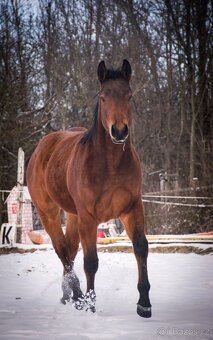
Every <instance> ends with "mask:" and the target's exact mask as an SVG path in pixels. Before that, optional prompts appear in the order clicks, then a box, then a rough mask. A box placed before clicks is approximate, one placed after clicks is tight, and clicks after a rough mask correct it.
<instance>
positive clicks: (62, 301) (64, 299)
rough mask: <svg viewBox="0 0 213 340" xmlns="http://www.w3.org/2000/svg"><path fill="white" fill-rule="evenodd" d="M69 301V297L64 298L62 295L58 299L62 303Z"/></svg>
mask: <svg viewBox="0 0 213 340" xmlns="http://www.w3.org/2000/svg"><path fill="white" fill-rule="evenodd" d="M69 301H70V299H69V298H68V299H66V298H64V297H62V298H61V300H60V302H61V303H62V305H66V304H67V302H69Z"/></svg>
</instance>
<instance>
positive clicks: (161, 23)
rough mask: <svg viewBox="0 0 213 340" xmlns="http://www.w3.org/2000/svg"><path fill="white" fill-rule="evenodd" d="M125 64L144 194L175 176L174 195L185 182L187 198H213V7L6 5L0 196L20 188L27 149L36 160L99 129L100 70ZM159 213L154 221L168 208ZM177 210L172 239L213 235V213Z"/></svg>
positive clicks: (182, 3) (0, 58)
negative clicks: (47, 142)
mask: <svg viewBox="0 0 213 340" xmlns="http://www.w3.org/2000/svg"><path fill="white" fill-rule="evenodd" d="M124 58H126V59H128V60H129V61H130V63H131V65H132V69H133V76H132V81H131V86H132V89H133V93H134V96H133V112H134V124H133V138H134V144H135V146H136V149H137V151H138V153H139V155H140V159H141V163H142V168H143V178H144V192H158V191H159V173H161V175H163V176H164V175H165V172H167V174H168V178H169V179H170V180H168V186H167V189H174V184H173V179H175V180H176V183H178V188H179V189H180V188H182V192H183V193H184V190H183V189H185V190H186V191H185V195H186V192H187V190H189V189H190V190H191V188H193V190H194V192H193V194H192V193H191V192H190V195H192V196H193V195H198V196H199V195H205V196H210V195H211V196H212V192H213V190H212V189H213V183H212V169H213V114H212V112H213V3H212V1H211V0H194V1H190V0H178V1H172V0H159V1H151V0H146V1H143V0H142V1H136V0H135V1H133V0H117V1H112V0H78V1H77V0H75V1H74V0H60V1H56V0H31V1H27V0H1V1H0V136H1V139H0V189H7V190H8V189H11V188H12V187H13V186H14V185H15V184H16V167H17V150H18V147H20V146H21V147H22V148H23V149H24V151H25V152H26V157H29V156H30V155H31V153H32V151H33V149H34V148H35V146H36V144H37V143H38V140H39V139H40V138H41V137H42V136H44V135H46V134H47V133H50V132H52V131H55V130H58V129H63V130H64V129H68V128H70V127H72V126H86V127H88V126H89V125H90V122H91V119H92V115H93V109H94V107H95V104H96V101H97V99H96V98H95V95H96V94H97V92H98V90H99V84H98V80H97V76H96V72H97V66H98V63H99V61H100V60H102V59H104V60H105V62H106V64H107V65H108V66H114V67H117V66H120V65H121V63H122V60H123V59H124ZM150 205H151V206H150V207H148V208H146V209H147V212H148V215H149V211H152V213H150V214H151V215H150V218H151V220H152V221H153V218H155V216H154V215H155V214H154V212H155V210H156V214H157V215H159V214H161V212H162V206H160V207H159V206H157V207H156V206H153V204H150ZM148 206H149V203H148ZM167 210H168V209H167ZM173 210H174V211H173V214H174V215H173V214H171V216H172V221H173V222H172V224H171V223H170V222H169V223H170V224H169V223H168V221H167V226H168V225H171V231H174V230H173V229H174V225H175V226H177V225H180V226H183V225H184V223H185V228H186V229H185V230H186V231H193V230H194V229H193V228H194V227H195V226H196V228H197V227H198V225H199V227H198V229H199V228H201V229H202V228H205V230H208V228H211V226H210V216H212V209H207V210H206V209H205V210H204V209H201V210H202V211H201V210H199V209H194V210H193V209H191V208H190V209H187V211H183V210H180V209H179V210H177V208H174V209H173ZM167 212H168V211H167ZM163 216H164V217H163V218H166V219H168V214H167V213H166V217H165V214H164V212H163ZM183 216H184V217H183ZM189 216H190V217H189ZM192 216H193V218H194V219H195V220H193V218H192ZM184 220H187V221H189V220H191V222H190V223H189V222H187V223H186V222H184ZM174 221H175V222H174ZM164 222H165V221H164ZM163 224H164V223H162V219H161V220H160V225H161V227H162V225H163ZM201 225H202V227H201ZM192 226H193V227H192ZM156 228H158V227H157V222H156ZM187 228H188V229H187ZM198 229H196V230H198ZM156 230H157V229H156Z"/></svg>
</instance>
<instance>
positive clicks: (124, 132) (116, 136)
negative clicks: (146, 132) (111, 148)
mask: <svg viewBox="0 0 213 340" xmlns="http://www.w3.org/2000/svg"><path fill="white" fill-rule="evenodd" d="M128 136H129V128H128V125H126V124H125V125H124V127H123V128H122V129H118V128H117V127H116V126H115V125H112V127H111V139H112V141H113V143H115V144H123V143H125V141H126V139H127V138H128Z"/></svg>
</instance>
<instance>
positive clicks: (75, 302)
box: [73, 297, 85, 310]
mask: <svg viewBox="0 0 213 340" xmlns="http://www.w3.org/2000/svg"><path fill="white" fill-rule="evenodd" d="M73 306H74V307H75V309H77V310H82V309H84V306H85V301H84V297H82V298H78V300H73Z"/></svg>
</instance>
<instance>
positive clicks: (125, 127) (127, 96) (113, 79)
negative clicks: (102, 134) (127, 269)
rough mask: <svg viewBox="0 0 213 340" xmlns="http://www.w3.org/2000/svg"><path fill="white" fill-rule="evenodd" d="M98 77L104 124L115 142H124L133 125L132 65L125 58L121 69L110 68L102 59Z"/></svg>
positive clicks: (100, 106)
mask: <svg viewBox="0 0 213 340" xmlns="http://www.w3.org/2000/svg"><path fill="white" fill-rule="evenodd" d="M98 78H99V81H100V83H101V90H100V98H99V108H100V111H99V112H100V114H101V121H102V124H103V126H104V128H105V130H106V131H108V133H109V135H110V137H111V139H112V141H113V143H116V144H123V143H125V141H126V139H127V138H128V136H129V129H130V125H131V97H132V92H131V89H130V85H129V81H130V78H131V66H130V64H129V62H128V61H127V60H124V61H123V65H122V68H121V69H118V70H109V69H107V68H106V66H105V63H104V61H101V62H100V64H99V66H98Z"/></svg>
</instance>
